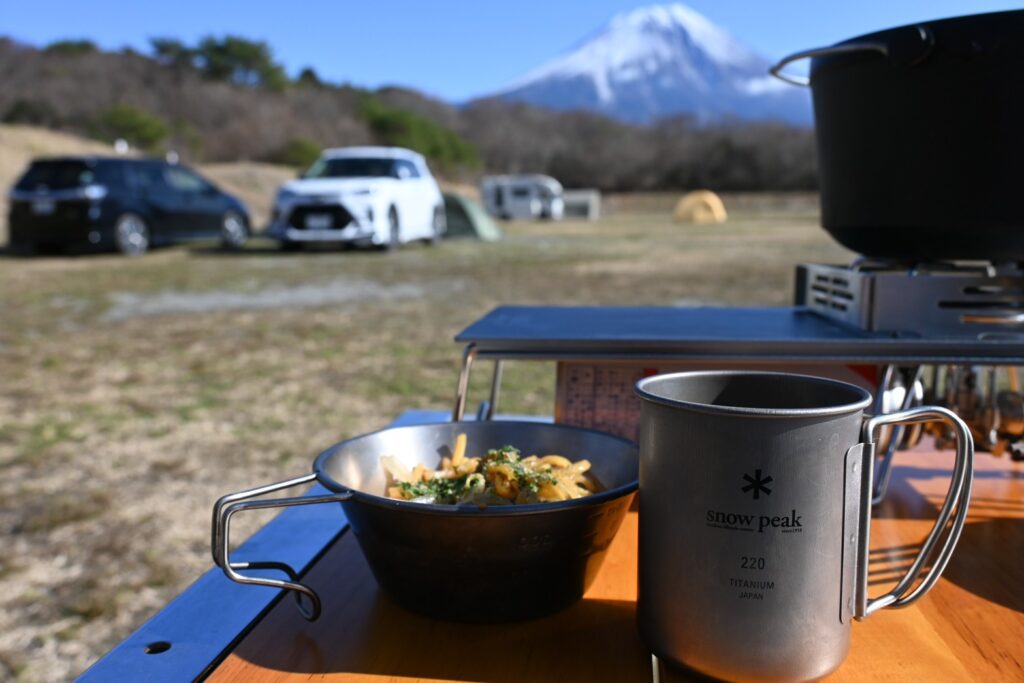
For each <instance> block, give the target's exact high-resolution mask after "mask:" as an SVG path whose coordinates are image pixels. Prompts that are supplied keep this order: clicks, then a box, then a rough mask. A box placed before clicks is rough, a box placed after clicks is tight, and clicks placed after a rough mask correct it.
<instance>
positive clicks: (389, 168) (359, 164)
mask: <svg viewBox="0 0 1024 683" xmlns="http://www.w3.org/2000/svg"><path fill="white" fill-rule="evenodd" d="M394 170H395V160H394V159H377V158H372V157H361V158H360V157H341V158H333V159H331V158H327V159H317V160H316V163H314V164H313V165H312V166H310V167H309V170H308V171H306V172H305V173H303V174H302V177H303V178H393V177H395V172H394Z"/></svg>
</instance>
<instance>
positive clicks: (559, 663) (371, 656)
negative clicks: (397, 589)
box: [214, 534, 686, 683]
mask: <svg viewBox="0 0 1024 683" xmlns="http://www.w3.org/2000/svg"><path fill="white" fill-rule="evenodd" d="M308 580H309V582H310V583H311V584H312V585H313V586H314V587H315V588H316V590H317V591H318V592H320V594H321V598H322V599H323V615H322V616H321V617H320V619H319V620H318V621H316V622H312V623H310V622H306V621H305V620H304V619H303V618H302V617H301V616H300V615H299V614H298V611H297V610H296V609H295V605H294V601H292V600H290V599H286V600H282V601H281V602H279V603H278V604H277V606H275V608H274V609H273V610H272V611H271V613H270V614H268V615H267V617H265V618H264V619H263V620H262V621H261V622H260V624H259V625H258V626H257V627H256V628H255V629H254V630H253V631H252V632H251V633H250V634H249V635H248V636H247V637H246V638H245V639H244V640H243V641H242V642H241V644H240V645H239V646H238V647H237V648H236V649H235V651H234V653H233V654H232V656H231V657H230V658H229V659H228V660H227V661H225V662H224V664H223V665H222V667H221V669H220V670H219V671H225V670H227V669H230V668H231V667H233V666H238V667H242V668H245V667H247V664H246V663H249V664H251V665H254V666H255V667H258V668H263V669H271V670H276V671H282V672H292V673H309V674H317V673H321V674H322V673H348V674H352V675H353V676H354V677H358V676H365V677H369V676H371V675H378V676H385V677H386V676H396V677H411V678H422V679H428V680H429V679H442V680H451V679H454V680H474V681H488V682H493V683H504V682H505V681H508V682H510V683H511V682H513V681H514V682H515V683H519V682H520V681H557V682H558V683H574V682H576V681H580V682H582V681H594V680H615V681H637V680H646V681H649V680H650V678H651V656H650V652H649V651H648V650H647V649H646V647H645V646H644V645H643V643H642V642H641V640H640V636H639V634H638V633H637V630H636V605H635V603H634V602H632V601H625V600H589V599H588V600H581V601H580V602H578V603H577V604H575V605H574V606H572V607H570V608H569V609H567V610H564V611H562V612H559V613H558V614H555V615H553V616H550V617H545V618H543V619H535V620H532V621H524V622H517V623H511V624H463V623H454V622H446V621H438V620H434V619H430V618H427V617H422V616H419V615H417V614H414V613H412V612H409V611H407V610H405V609H403V608H402V607H399V606H398V605H397V604H396V603H394V602H393V601H392V600H390V599H389V598H388V597H387V596H385V595H384V594H383V593H382V592H381V591H380V589H379V588H378V586H377V583H376V581H375V580H374V579H373V577H372V575H371V574H370V570H369V567H368V566H367V564H366V561H365V559H364V558H363V556H362V553H361V552H359V550H358V548H357V547H356V544H355V540H354V538H353V537H352V536H351V535H350V534H346V536H344V537H343V538H342V539H340V540H339V541H338V543H337V544H336V545H335V546H334V547H333V548H332V549H331V551H329V552H328V553H327V554H326V555H325V556H324V558H323V559H322V560H321V561H320V562H319V563H317V565H316V566H315V567H314V569H313V571H312V572H311V573H310V576H309V577H308ZM493 599H494V600H495V601H500V600H502V599H503V596H502V594H501V591H500V588H499V590H496V591H495V594H494V598H493ZM487 609H488V605H487V604H481V605H480V610H481V612H482V613H486V610H487ZM239 660H241V661H239ZM225 673H226V671H225ZM235 675H236V676H237V675H243V676H244V674H240V673H238V672H237V671H236V673H235ZM228 678H229V679H230V676H228ZM214 680H217V677H216V676H214ZM673 680H686V679H685V678H684V679H678V678H675V677H673Z"/></svg>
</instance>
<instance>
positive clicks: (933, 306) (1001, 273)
mask: <svg viewBox="0 0 1024 683" xmlns="http://www.w3.org/2000/svg"><path fill="white" fill-rule="evenodd" d="M796 303H797V305H802V306H806V307H807V308H808V309H809V310H811V311H812V312H814V313H816V314H818V315H822V316H824V317H827V318H830V319H832V320H836V321H838V322H841V323H843V324H845V325H848V326H851V327H854V328H856V329H860V330H864V331H867V332H876V333H888V334H891V335H893V336H895V337H918V338H961V339H990V338H1009V339H1014V338H1016V339H1020V340H1021V341H1024V270H1021V268H1020V266H1019V265H1017V264H993V263H990V262H940V263H920V264H907V263H900V262H894V261H878V260H871V259H858V260H857V261H854V262H853V263H852V264H850V265H849V266H837V265H822V264H802V265H800V266H797V291H796Z"/></svg>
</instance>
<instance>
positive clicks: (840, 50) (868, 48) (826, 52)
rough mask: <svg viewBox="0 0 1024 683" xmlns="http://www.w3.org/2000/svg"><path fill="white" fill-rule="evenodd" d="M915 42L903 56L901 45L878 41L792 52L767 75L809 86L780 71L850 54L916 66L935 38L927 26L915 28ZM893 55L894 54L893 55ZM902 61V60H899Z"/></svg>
mask: <svg viewBox="0 0 1024 683" xmlns="http://www.w3.org/2000/svg"><path fill="white" fill-rule="evenodd" d="M914 29H915V33H916V36H915V37H916V40H915V41H914V43H915V44H914V45H913V47H912V49H910V50H909V51H908V52H907V53H906V54H904V50H903V46H902V45H896V44H893V45H890V44H889V43H883V42H878V41H870V42H863V43H840V44H839V45H829V46H827V47H814V48H811V49H810V50H801V51H800V52H794V53H793V54H791V55H788V56H786V57H783V58H782V59H780V60H779V62H778V63H777V64H776V65H775V66H773V67H771V68H770V69H768V73H770V74H771V75H772V76H775V77H776V78H778V79H779V80H781V81H785V82H786V83H791V84H793V85H804V86H806V85H810V84H811V79H810V77H809V76H800V75H797V74H787V73H783V72H782V70H783V69H784V68H786V67H787V66H788V65H790V64H792V63H793V62H798V61H800V60H801V59H810V58H812V57H828V56H831V55H842V54H849V53H851V52H877V53H879V54H881V55H882V56H883V57H887V58H889V57H894V56H896V57H904V58H905V61H906V63H908V64H917V63H918V62H921V61H923V60H924V59H925V57H927V56H928V55H929V54H931V51H932V47H933V46H934V45H935V37H934V36H933V35H932V32H931V31H930V30H929V29H928V27H927V26H915V27H914ZM894 53H895V54H894ZM901 61H902V60H901Z"/></svg>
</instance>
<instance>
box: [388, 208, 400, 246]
mask: <svg viewBox="0 0 1024 683" xmlns="http://www.w3.org/2000/svg"><path fill="white" fill-rule="evenodd" d="M401 246H402V226H401V224H400V223H399V222H398V209H396V208H395V207H393V206H392V207H391V208H390V209H389V210H388V244H387V249H388V251H398V249H399V247H401Z"/></svg>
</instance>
